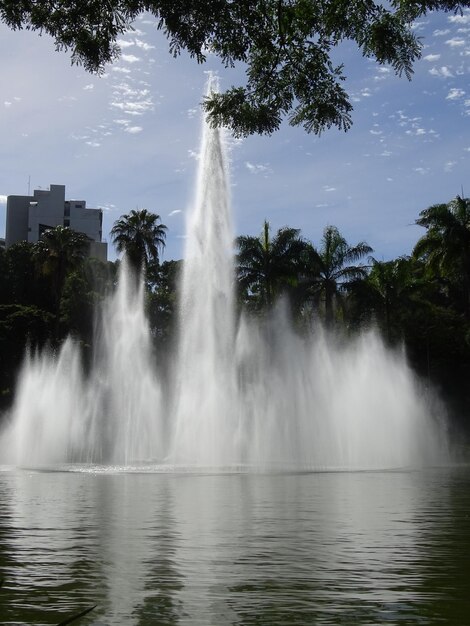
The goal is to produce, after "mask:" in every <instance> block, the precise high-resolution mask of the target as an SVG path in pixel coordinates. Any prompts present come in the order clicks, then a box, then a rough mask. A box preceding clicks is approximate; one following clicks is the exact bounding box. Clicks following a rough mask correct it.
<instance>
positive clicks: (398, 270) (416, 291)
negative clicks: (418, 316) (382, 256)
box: [352, 257, 423, 341]
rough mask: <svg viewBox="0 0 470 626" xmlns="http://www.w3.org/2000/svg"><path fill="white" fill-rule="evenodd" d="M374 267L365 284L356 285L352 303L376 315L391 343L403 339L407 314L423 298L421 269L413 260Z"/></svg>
mask: <svg viewBox="0 0 470 626" xmlns="http://www.w3.org/2000/svg"><path fill="white" fill-rule="evenodd" d="M369 262H370V263H371V264H372V267H371V270H370V273H369V275H368V276H367V278H366V280H365V281H360V283H359V284H356V285H354V288H353V291H352V299H353V300H355V301H356V303H357V305H358V308H359V309H361V310H362V312H363V314H364V313H365V314H366V316H367V315H374V316H375V318H376V319H377V321H378V323H379V325H380V327H381V328H382V330H383V332H384V334H385V336H386V337H387V339H388V341H392V339H397V338H398V337H400V336H401V334H402V330H401V323H402V317H403V314H404V312H406V311H409V310H411V309H412V308H413V307H416V306H417V302H419V299H420V297H421V291H422V282H423V281H422V280H420V277H419V270H420V266H419V265H417V264H416V261H414V260H413V259H411V258H410V257H399V258H397V259H393V260H391V261H377V260H376V259H374V258H373V257H369Z"/></svg>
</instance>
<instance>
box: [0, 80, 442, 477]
mask: <svg viewBox="0 0 470 626" xmlns="http://www.w3.org/2000/svg"><path fill="white" fill-rule="evenodd" d="M212 88H214V84H213V82H212V81H210V83H209V89H212ZM229 187H230V185H229V177H228V167H227V159H226V154H225V145H224V137H223V132H222V131H220V130H218V129H215V128H210V127H209V126H208V125H207V124H206V123H205V122H203V136H202V146H201V152H200V159H199V172H198V179H197V191H196V194H195V201H194V203H193V205H192V207H191V210H190V212H189V215H188V224H187V229H188V238H187V248H186V258H185V262H184V271H183V278H182V285H181V296H180V303H181V305H180V320H179V337H178V342H177V348H176V352H175V354H174V358H173V362H174V368H173V371H172V373H171V375H170V376H169V377H166V383H165V384H164V385H163V384H161V382H160V381H159V377H158V373H157V367H156V365H155V355H154V354H153V351H152V347H151V336H150V330H149V326H148V322H147V320H146V318H145V314H144V294H143V290H142V284H141V285H140V287H139V288H137V287H136V285H135V284H134V282H133V280H132V279H131V277H130V275H129V273H128V272H127V271H126V268H125V264H123V265H124V267H123V268H122V271H121V272H120V277H119V286H118V289H117V291H116V293H115V294H114V295H113V296H112V297H111V298H110V300H109V301H108V303H107V305H106V307H105V310H104V313H103V316H102V323H101V325H100V328H101V331H100V332H99V333H98V334H97V340H96V347H95V353H96V354H95V359H94V362H93V365H92V367H91V371H90V372H89V374H88V376H85V374H84V373H83V371H82V366H81V362H80V356H79V351H78V348H77V346H76V345H74V344H73V342H72V341H71V340H68V341H67V342H66V343H65V344H64V346H63V348H62V350H61V352H60V353H59V355H57V356H56V357H54V356H52V355H48V354H47V353H45V354H43V355H42V356H36V357H34V358H29V359H27V361H26V362H25V365H24V367H23V371H22V374H21V376H20V378H19V381H18V386H17V391H16V397H15V403H14V407H13V409H12V411H11V413H10V415H9V416H8V417H9V427H8V428H7V429H6V431H5V432H4V433H3V435H2V438H1V441H0V455H1V457H0V463H7V462H11V463H15V464H19V465H50V464H52V463H71V462H78V463H101V464H103V463H104V464H113V465H116V464H118V465H123V466H126V467H129V466H132V465H134V464H136V463H139V464H142V463H146V464H147V465H148V466H149V467H153V469H157V468H159V469H162V464H161V460H162V459H165V463H166V466H167V467H170V468H174V467H175V466H176V467H181V466H186V467H187V466H189V467H201V466H204V467H208V466H209V467H215V468H220V467H222V466H231V467H233V466H236V467H240V466H242V465H243V466H244V467H247V468H263V469H266V468H280V469H286V468H287V469H291V468H299V467H300V468H309V469H331V468H335V469H339V468H340V469H365V468H367V469H380V468H393V467H409V466H422V465H427V464H435V463H440V462H443V461H446V460H447V446H446V443H445V440H446V437H445V429H444V427H443V425H442V423H441V422H440V420H439V417H438V415H437V413H436V410H435V408H434V407H433V403H432V401H431V400H430V397H431V396H430V394H429V393H427V392H424V390H423V388H422V387H421V386H420V385H419V383H418V381H417V380H416V379H415V377H414V375H413V374H412V372H411V370H410V368H409V367H408V365H407V363H406V359H405V357H404V355H403V354H399V353H396V352H391V351H389V350H387V349H386V348H385V346H384V344H383V342H382V341H381V340H380V338H379V337H378V336H377V334H376V333H374V332H368V333H365V334H362V335H360V336H358V337H357V338H356V339H355V340H350V341H347V342H346V341H339V340H337V339H334V338H333V337H332V336H329V335H327V334H325V333H324V332H323V331H322V329H321V328H317V329H315V331H314V332H312V333H311V335H309V336H307V337H305V336H303V337H301V336H299V335H298V334H296V333H295V332H294V331H293V329H292V327H291V325H290V323H289V320H288V316H287V315H286V313H285V311H284V310H283V309H282V308H280V309H278V310H277V311H275V312H274V313H273V314H272V315H271V316H270V317H266V318H265V319H264V320H262V321H259V320H258V321H257V320H252V319H250V318H248V317H246V316H244V315H242V316H241V317H240V319H236V316H235V306H234V264H233V251H232V247H233V238H234V235H233V232H232V227H231V210H230V190H229ZM157 462H158V463H160V465H157Z"/></svg>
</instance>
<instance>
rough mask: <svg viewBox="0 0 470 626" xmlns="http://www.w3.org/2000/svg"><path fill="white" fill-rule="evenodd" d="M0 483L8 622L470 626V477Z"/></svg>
mask: <svg viewBox="0 0 470 626" xmlns="http://www.w3.org/2000/svg"><path fill="white" fill-rule="evenodd" d="M74 469H75V470H80V471H33V470H16V469H15V470H13V469H9V468H2V471H0V577H1V578H3V580H4V582H3V587H2V588H1V589H0V622H1V623H2V624H8V625H10V624H21V625H25V624H35V625H40V624H58V623H59V622H60V621H61V620H65V619H66V618H67V617H70V616H72V615H74V614H77V613H79V612H80V611H82V610H84V609H86V608H87V607H91V606H93V605H96V608H95V609H94V610H93V611H92V612H91V613H89V614H88V615H87V616H86V617H83V618H81V619H80V620H77V622H74V624H75V623H76V624H77V625H78V624H80V625H90V624H94V625H108V624H109V625H112V626H115V625H121V624H122V625H126V626H130V625H134V624H135V625H146V624H149V625H152V624H155V625H159V626H161V625H176V624H188V625H189V624H191V625H194V624H204V625H211V624H213V625H214V626H215V625H217V626H223V625H225V624H230V625H244V626H245V625H251V624H252V625H255V624H256V626H259V625H266V626H268V625H269V626H273V625H276V624H286V625H287V624H289V625H291V624H344V625H348V626H350V625H352V624H364V625H365V624H367V625H371V624H452V625H453V626H459V625H463V624H467V623H469V621H470V471H469V469H468V468H466V467H457V468H445V469H442V468H441V469H433V470H426V471H390V472H351V473H346V472H344V473H342V472H336V473H335V472H331V473H328V472H325V473H308V472H305V473H295V472H293V473H285V474H283V473H269V474H268V473H264V474H263V473H260V474H254V473H252V474H249V473H240V472H239V473H235V472H233V473H220V474H215V473H204V472H200V473H188V472H160V473H155V472H154V473H152V472H147V473H138V472H134V473H125V472H119V471H115V470H111V469H106V468H86V467H77V468H74Z"/></svg>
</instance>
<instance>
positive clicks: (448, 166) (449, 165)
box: [444, 161, 457, 172]
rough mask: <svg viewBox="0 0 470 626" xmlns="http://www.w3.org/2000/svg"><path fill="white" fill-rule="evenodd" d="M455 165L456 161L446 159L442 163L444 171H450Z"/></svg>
mask: <svg viewBox="0 0 470 626" xmlns="http://www.w3.org/2000/svg"><path fill="white" fill-rule="evenodd" d="M455 165H457V161H447V163H446V164H445V165H444V172H452V170H453V169H454V166H455Z"/></svg>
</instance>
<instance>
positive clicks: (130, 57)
mask: <svg viewBox="0 0 470 626" xmlns="http://www.w3.org/2000/svg"><path fill="white" fill-rule="evenodd" d="M121 59H122V60H123V61H124V62H125V63H137V61H140V57H136V56H135V54H123V55H122V56H121Z"/></svg>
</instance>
